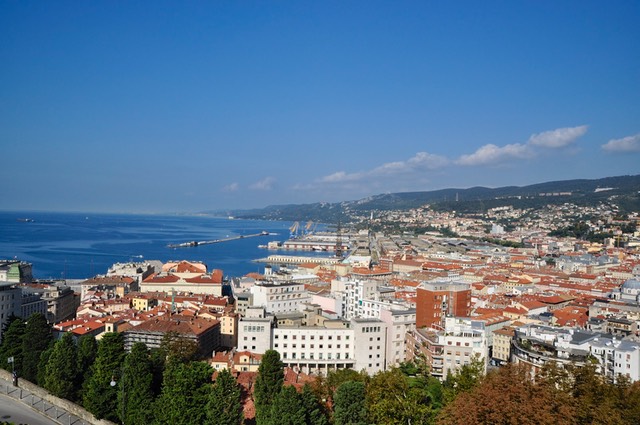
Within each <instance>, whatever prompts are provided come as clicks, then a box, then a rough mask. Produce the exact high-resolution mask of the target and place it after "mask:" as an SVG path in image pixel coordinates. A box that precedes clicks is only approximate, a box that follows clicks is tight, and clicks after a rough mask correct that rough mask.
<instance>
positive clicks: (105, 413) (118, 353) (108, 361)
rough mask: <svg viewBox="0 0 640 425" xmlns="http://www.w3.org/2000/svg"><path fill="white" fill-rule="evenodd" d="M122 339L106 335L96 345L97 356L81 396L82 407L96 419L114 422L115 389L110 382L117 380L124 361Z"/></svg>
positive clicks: (116, 416)
mask: <svg viewBox="0 0 640 425" xmlns="http://www.w3.org/2000/svg"><path fill="white" fill-rule="evenodd" d="M124 356H125V352H124V337H123V335H122V334H119V333H106V334H104V336H103V337H102V339H101V340H100V343H99V344H98V354H97V356H96V361H95V362H94V364H93V367H92V370H91V377H90V378H89V380H88V382H87V384H86V387H85V391H84V394H83V406H84V408H85V409H87V410H88V411H89V412H91V413H93V415H94V416H95V417H96V418H97V419H103V418H104V419H107V420H110V421H115V420H117V419H118V415H117V407H118V406H117V388H116V387H114V386H111V382H112V381H113V380H115V379H116V378H117V375H118V373H119V372H120V370H121V367H122V362H123V360H124Z"/></svg>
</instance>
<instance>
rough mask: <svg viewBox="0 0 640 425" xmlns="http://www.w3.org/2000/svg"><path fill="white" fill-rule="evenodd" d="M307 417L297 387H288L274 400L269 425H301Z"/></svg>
mask: <svg viewBox="0 0 640 425" xmlns="http://www.w3.org/2000/svg"><path fill="white" fill-rule="evenodd" d="M305 420H306V415H305V411H304V404H303V403H302V398H301V397H300V394H298V391H297V390H296V389H295V387H292V386H291V385H287V386H285V387H283V388H282V389H281V390H280V392H279V393H278V394H277V395H276V397H275V398H274V399H273V404H272V405H271V415H270V421H269V422H264V423H265V424H269V425H301V424H304V423H305Z"/></svg>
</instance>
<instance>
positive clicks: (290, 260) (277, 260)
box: [254, 255, 341, 265]
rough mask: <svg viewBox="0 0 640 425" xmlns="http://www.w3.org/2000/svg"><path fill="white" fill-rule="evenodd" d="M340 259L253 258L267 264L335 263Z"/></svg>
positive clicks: (282, 256)
mask: <svg viewBox="0 0 640 425" xmlns="http://www.w3.org/2000/svg"><path fill="white" fill-rule="evenodd" d="M340 261H341V259H339V258H336V257H299V256H296V255H270V256H268V257H267V258H259V259H257V260H254V262H256V263H267V264H305V263H316V264H325V265H328V264H336V263H338V262H340Z"/></svg>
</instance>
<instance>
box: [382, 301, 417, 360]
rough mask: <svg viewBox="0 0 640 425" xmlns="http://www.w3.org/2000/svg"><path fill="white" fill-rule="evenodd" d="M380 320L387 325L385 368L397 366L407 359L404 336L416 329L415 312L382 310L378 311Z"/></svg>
mask: <svg viewBox="0 0 640 425" xmlns="http://www.w3.org/2000/svg"><path fill="white" fill-rule="evenodd" d="M380 320H382V321H383V322H384V323H385V324H386V325H387V335H386V336H385V339H386V342H385V343H386V347H387V349H386V350H387V352H386V359H387V364H386V368H389V367H391V366H398V365H399V364H400V363H402V362H404V361H405V360H406V358H407V346H406V343H405V341H406V335H407V334H408V333H411V332H413V330H415V328H416V310H415V309H413V308H411V309H405V310H401V309H392V308H388V309H387V308H383V309H381V310H380Z"/></svg>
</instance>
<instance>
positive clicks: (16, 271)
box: [0, 260, 33, 283]
mask: <svg viewBox="0 0 640 425" xmlns="http://www.w3.org/2000/svg"><path fill="white" fill-rule="evenodd" d="M32 280H33V272H32V265H31V263H26V262H24V261H19V260H0V282H11V283H31V281H32Z"/></svg>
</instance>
